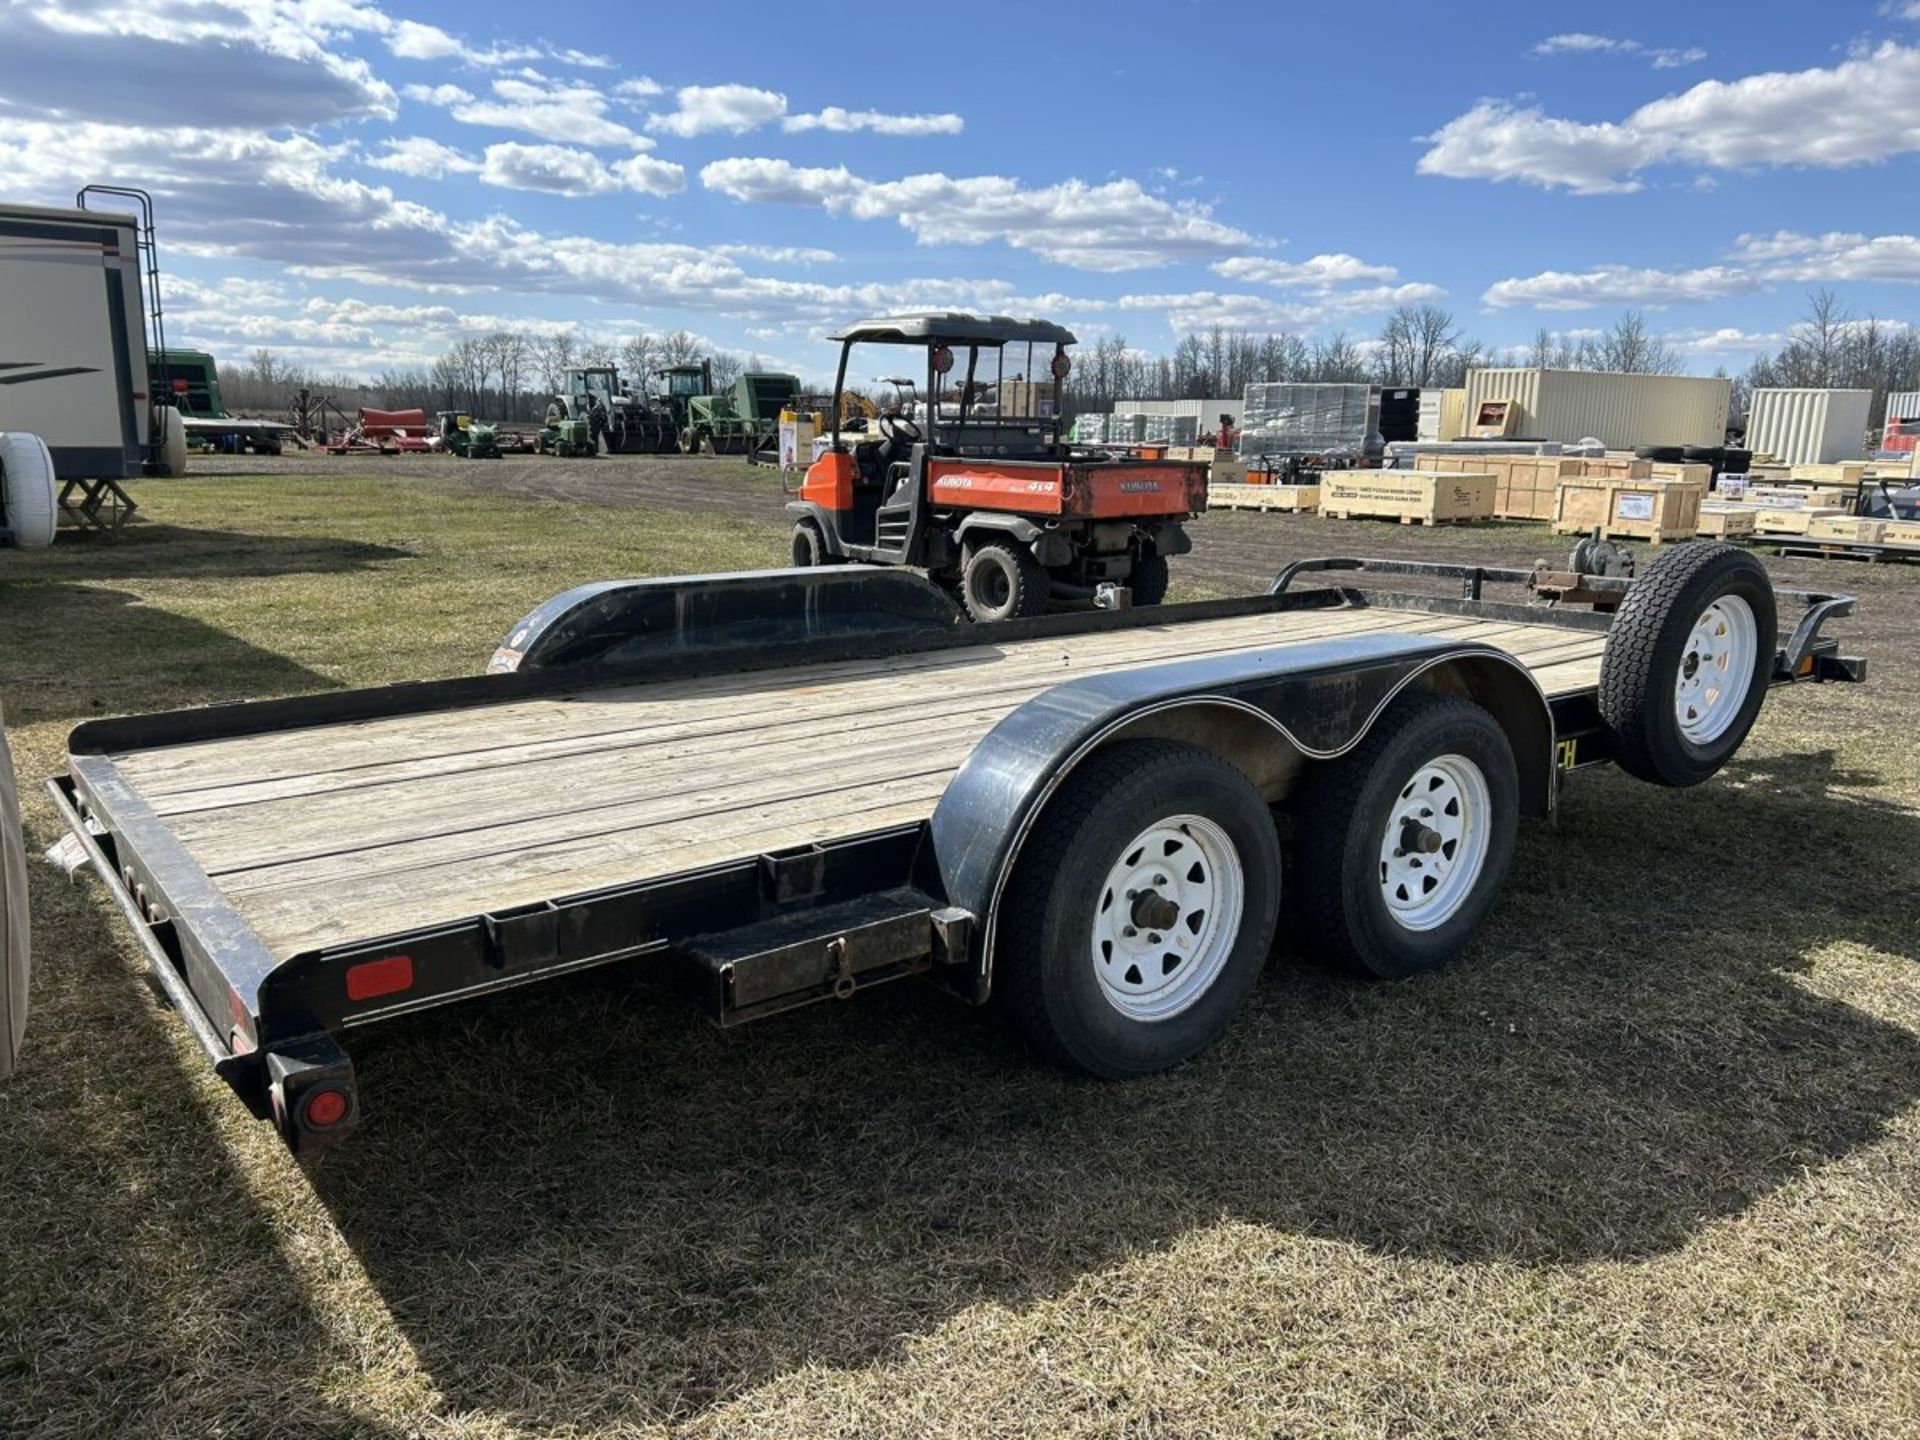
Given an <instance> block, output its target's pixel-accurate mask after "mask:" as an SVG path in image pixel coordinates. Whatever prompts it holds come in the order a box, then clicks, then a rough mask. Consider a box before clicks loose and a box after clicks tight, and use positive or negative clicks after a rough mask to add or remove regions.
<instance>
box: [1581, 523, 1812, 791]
mask: <svg viewBox="0 0 1920 1440" xmlns="http://www.w3.org/2000/svg"><path fill="white" fill-rule="evenodd" d="M1776 626H1777V620H1776V616H1775V612H1774V602H1773V585H1772V583H1771V582H1770V581H1769V580H1768V579H1767V572H1766V567H1765V566H1763V565H1762V564H1761V563H1760V562H1759V561H1758V560H1757V559H1755V558H1754V557H1753V556H1752V555H1751V554H1749V553H1748V552H1747V551H1745V550H1742V549H1739V548H1738V547H1736V546H1733V545H1682V546H1680V547H1679V548H1677V549H1675V550H1670V551H1668V552H1667V553H1666V554H1664V555H1662V556H1661V557H1660V558H1659V559H1657V560H1655V561H1654V562H1653V564H1652V565H1650V566H1648V567H1647V572H1646V574H1644V575H1642V576H1641V577H1640V578H1639V579H1637V580H1636V581H1634V583H1633V587H1632V588H1631V589H1630V590H1628V591H1627V598H1626V599H1625V600H1623V601H1622V602H1621V604H1620V609H1619V612H1618V613H1617V614H1616V615H1615V616H1614V619H1613V627H1612V629H1611V631H1610V632H1609V633H1608V635H1607V646H1606V649H1605V651H1603V652H1602V654H1601V657H1600V716H1601V718H1602V719H1603V720H1605V721H1606V722H1607V726H1608V728H1609V729H1610V730H1612V731H1613V737H1614V742H1615V751H1616V753H1615V755H1614V759H1615V760H1617V761H1618V762H1619V764H1620V766H1621V768H1622V769H1624V770H1626V771H1627V772H1628V773H1629V774H1631V775H1636V776H1638V777H1639V778H1640V779H1642V780H1647V781H1650V782H1652V783H1653V784H1655V785H1672V786H1682V785H1698V784H1699V783H1700V782H1701V781H1703V780H1705V779H1708V778H1709V777H1710V776H1712V775H1713V774H1714V773H1715V772H1716V771H1717V770H1719V768H1720V767H1721V766H1722V765H1724V764H1725V763H1726V762H1727V760H1728V759H1729V758H1730V757H1731V756H1732V755H1733V752H1734V751H1736V750H1738V749H1739V748H1740V742H1741V741H1743V740H1745V739H1746V738H1747V732H1748V731H1749V730H1751V729H1752V728H1753V722H1754V720H1755V718H1756V717H1758V715H1759V714H1760V706H1761V704H1762V702H1764V701H1765V699H1766V696H1767V682H1768V681H1769V680H1770V679H1771V678H1772V675H1773V658H1774V644H1775V640H1776V638H1777V629H1776Z"/></svg>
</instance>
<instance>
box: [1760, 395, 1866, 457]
mask: <svg viewBox="0 0 1920 1440" xmlns="http://www.w3.org/2000/svg"><path fill="white" fill-rule="evenodd" d="M1872 409H1873V392H1872V391H1871V390H1786V389H1766V390H1755V391H1754V392H1753V400H1752V403H1751V404H1750V405H1749V406H1748V407H1747V448H1748V449H1749V450H1758V451H1762V452H1764V453H1766V454H1769V455H1772V456H1774V457H1775V458H1776V459H1778V460H1779V461H1780V462H1781V463H1782V464H1785V465H1831V464H1833V463H1834V462H1836V461H1840V460H1858V459H1859V458H1860V457H1861V455H1863V454H1864V453H1865V450H1866V443H1867V416H1868V414H1869V412H1870V411H1871V410H1872Z"/></svg>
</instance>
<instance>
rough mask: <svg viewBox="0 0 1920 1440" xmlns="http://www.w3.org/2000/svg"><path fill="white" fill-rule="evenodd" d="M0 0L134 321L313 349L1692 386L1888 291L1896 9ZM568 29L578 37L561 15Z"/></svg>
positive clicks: (28, 111) (17, 69)
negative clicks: (1269, 339) (1034, 316)
mask: <svg viewBox="0 0 1920 1440" xmlns="http://www.w3.org/2000/svg"><path fill="white" fill-rule="evenodd" d="M795 13H796V12H795V11H794V10H793V8H792V7H791V6H790V5H785V4H780V5H775V4H760V3H752V0H736V3H734V4H732V5H729V6H725V7H708V6H698V5H653V4H632V5H603V6H598V7H594V6H577V7H567V8H550V9H547V10H544V11H541V10H538V9H535V8H529V7H527V6H525V5H524V4H516V5H512V6H503V5H490V4H464V5H458V6H455V5H451V4H446V3H443V0H378V3H359V0H276V3H269V0H0V175H4V176H6V177H7V178H6V180H5V181H4V182H0V187H3V188H4V193H5V198H8V199H18V200H31V201H43V202H53V203H61V202H63V201H64V200H65V198H66V197H68V196H70V195H71V194H72V192H73V190H74V189H75V188H76V186H77V185H79V184H81V183H84V182H86V181H89V180H103V181H113V182H117V183H122V184H134V185H143V186H145V187H146V188H149V189H151V190H153V191H154V192H155V193H156V196H157V198H158V204H159V217H160V225H161V242H162V247H163V260H164V262H165V265H166V269H167V274H168V289H167V299H168V308H169V317H170V318H169V339H170V340H173V341H175V342H181V343H192V344H198V345H202V346H204V347H206V348H209V349H212V350H214V351H215V352H216V353H218V354H220V355H222V356H223V357H225V358H240V357H242V356H244V355H245V354H246V353H247V352H249V351H250V350H252V349H254V348H256V347H260V346H266V347H270V348H272V349H274V350H276V351H279V352H281V353H282V354H283V355H285V356H287V357H288V358H291V359H295V360H298V361H300V362H302V363H306V364H309V365H312V366H314V367H316V368H318V369H320V370H322V371H327V372H331V371H336V370H348V371H352V372H356V373H370V372H373V371H377V370H378V369H380V368H381V367H383V366H385V365H408V364H417V363H422V362H424V361H427V360H430V359H431V358H432V356H434V355H436V354H438V353H439V352H440V351H442V350H444V349H445V348H446V346H447V345H448V344H449V343H450V342H451V341H452V340H454V339H456V338H458V336H459V335H460V334H462V333H465V332H468V331H472V330H482V329H490V328H497V327H499V326H502V325H505V326H512V327H515V328H521V327H525V328H530V329H548V328H553V327H556V326H568V325H572V326H577V327H578V328H580V329H582V330H584V331H586V332H589V333H592V334H602V335H606V336H608V337H611V338H615V339H617V338H619V337H621V336H623V335H625V334H629V333H631V332H632V331H634V330H636V329H643V328H644V329H649V330H656V331H658V330H667V329H675V328H684V329H688V330H692V331H694V332H696V333H698V334H700V335H702V336H704V337H707V338H708V339H710V340H711V341H712V342H713V343H716V344H719V345H724V346H727V347H730V348H734V349H739V350H742V351H751V352H756V353H758V354H760V355H762V356H763V357H766V358H768V359H769V360H771V361H775V362H778V363H780V364H782V365H784V366H787V367H790V368H793V369H797V370H801V371H804V372H808V373H813V374H817V373H819V372H820V371H822V370H824V369H826V368H827V366H828V364H829V352H828V349H827V347H826V346H825V345H824V344H823V343H822V341H821V337H822V336H823V335H824V334H826V333H827V332H828V330H829V329H830V328H831V327H832V326H833V325H834V324H836V323H838V322H843V321H845V320H847V319H851V318H855V317H857V316H859V315H861V314H865V313H868V312H873V311H881V310H886V309H892V308H902V307H908V306H913V307H919V306H926V305H952V306H956V307H962V308H992V309H996V310H1011V311H1015V312H1019V313H1040V314H1045V315H1047V316H1049V317H1050V318H1055V319H1059V320H1063V321H1065V322H1067V323H1069V324H1072V325H1073V326H1075V328H1076V329H1078V330H1079V331H1080V332H1081V334H1082V336H1083V338H1086V337H1091V336H1093V335H1097V334H1107V333H1119V334H1122V335H1124V336H1126V338H1127V339H1128V341H1129V342H1130V343H1132V344H1133V345H1135V346H1136V347H1138V348H1141V349H1144V350H1164V349H1167V348H1170V347H1171V345H1172V343H1173V342H1174V340H1175V339H1176V338H1177V335H1178V333H1179V332H1180V331H1181V330H1183V329H1185V328H1189V327H1201V326H1205V325H1208V324H1211V323H1213V322H1214V321H1220V322H1223V323H1226V324H1228V325H1230V326H1235V327H1239V328H1245V329H1250V330H1255V331H1265V330H1269V329H1285V330H1292V331H1297V332H1300V333H1305V334H1309V335H1312V334H1324V333H1328V332H1331V331H1333V330H1345V331H1346V332H1348V333H1349V334H1351V335H1356V336H1366V335H1370V334H1372V333H1373V332H1375V331H1377V329H1378V327H1379V324H1380V321H1381V318H1382V316H1383V314H1384V312H1385V311H1386V310H1387V309H1389V308H1391V306H1392V305H1394V304H1395V303H1398V302H1400V301H1403V300H1413V301H1424V300H1433V301H1435V302H1437V303H1439V304H1442V305H1444V306H1446V307H1447V308H1448V309H1450V310H1451V311H1452V312H1453V313H1454V314H1455V316H1456V317H1457V318H1458V320H1459V321H1460V323H1461V325H1462V327H1463V329H1465V330H1466V331H1467V332H1468V333H1469V334H1471V335H1474V336H1476V337H1479V338H1481V339H1484V340H1485V341H1487V342H1489V343H1490V344H1493V345H1496V346H1518V345H1523V344H1524V343H1525V342H1526V341H1527V340H1528V339H1529V338H1530V337H1531V336H1532V334H1533V332H1534V331H1535V329H1536V328H1537V327H1539V326H1541V325H1543V324H1544V325H1548V326H1551V327H1554V328H1556V329H1561V330H1579V329H1584V328H1598V327H1602V326H1604V325H1606V324H1607V323H1609V322H1610V321H1611V320H1612V319H1613V318H1614V317H1615V316H1616V315H1617V314H1618V313H1619V312H1620V311H1621V310H1622V309H1625V308H1629V307H1632V308H1640V309H1644V310H1646V311H1647V312H1648V314H1649V316H1650V318H1651V320H1652V323H1653V327H1654V328H1655V329H1656V330H1657V331H1659V332H1661V333H1663V334H1665V335H1667V336H1668V337H1669V338H1670V340H1671V341H1672V342H1673V343H1674V344H1675V345H1677V346H1678V347H1680V348H1681V349H1682V350H1683V352H1684V353H1685V354H1686V356H1687V358H1688V362H1689V363H1690V364H1691V365H1692V366H1693V367H1694V368H1696V369H1700V370H1710V369H1712V368H1713V367H1714V366H1716V365H1722V364H1724V365H1726V366H1727V367H1728V368H1729V369H1732V370H1736V371H1737V370H1738V369H1740V368H1743V367H1744V365H1745V364H1746V363H1747V361H1748V360H1750V359H1751V358H1752V356H1753V355H1754V354H1755V353H1756V352H1757V351H1760V350H1763V349H1769V348H1772V347H1773V346H1774V345H1777V344H1778V343H1779V340H1780V338H1781V337H1782V335H1783V334H1784V332H1785V331H1786V330H1787V329H1788V327H1789V326H1790V325H1791V324H1792V323H1793V321H1794V320H1795V318H1796V317H1797V316H1798V314H1799V313H1800V311H1801V309H1802V308H1803V306H1804V298H1805V294H1806V291H1807V290H1808V289H1809V288H1811V287H1813V286H1816V285H1828V286H1831V287H1833V288H1835V289H1836V290H1838V291H1839V292H1840V293H1841V294H1842V296H1843V297H1844V298H1845V300H1846V301H1847V302H1848V303H1849V304H1851V305H1852V306H1853V307H1854V308H1855V309H1856V310H1857V311H1859V312H1860V313H1862V314H1866V313H1876V314H1878V315H1880V316H1882V317H1884V318H1889V319H1892V320H1895V321H1903V320H1906V319H1907V318H1909V317H1911V316H1913V315H1914V311H1915V308H1916V307H1915V305H1914V300H1915V297H1916V294H1920V291H1916V289H1915V286H1916V285H1917V284H1920V239H1916V238H1915V233H1914V232H1915V230H1916V228H1920V227H1917V226H1916V223H1915V217H1916V216H1917V215H1920V200H1917V199H1916V196H1920V158H1916V156H1917V154H1920V0H1885V3H1882V0H1858V3H1854V0H1826V3H1820V4H1809V3H1787V0H1774V3H1757V0H1741V3H1728V4H1712V3H1694V4H1679V5H1676V4H1672V3H1668V4H1661V5H1656V4H1645V3H1633V0H1627V3H1614V4H1608V5H1605V6H1600V5H1584V4H1562V5H1551V6H1545V5H1538V4H1498V3H1484V0H1483V3H1479V4H1476V5H1473V6H1470V7H1458V6H1442V5H1431V4H1398V3H1391V0H1374V3H1371V4H1366V5H1358V6H1327V5H1323V4H1314V5H1297V6H1296V5H1291V4H1278V3H1269V4H1254V3H1228V0H1189V3H1170V4H1158V5H1155V4H1080V3H1061V0H1056V3H1053V4H1048V5H1036V4H1032V3H1026V4H1017V5H1016V4H1009V5H1002V4H998V3H996V0H977V3H974V4H972V5H969V6H965V7H934V8H932V9H927V8H925V7H922V8H920V9H915V8H913V7H908V8H906V9H894V10H888V9H886V8H884V7H882V8H881V9H877V10H876V9H875V8H874V7H873V6H871V5H869V4H862V5H858V6H847V7H839V6H832V5H828V6H819V7H815V8H813V9H812V10H803V11H802V12H800V13H802V14H803V15H804V16H805V17H806V18H805V20H804V22H796V21H795V19H794V18H793V16H794V15H795ZM575 17H577V18H575Z"/></svg>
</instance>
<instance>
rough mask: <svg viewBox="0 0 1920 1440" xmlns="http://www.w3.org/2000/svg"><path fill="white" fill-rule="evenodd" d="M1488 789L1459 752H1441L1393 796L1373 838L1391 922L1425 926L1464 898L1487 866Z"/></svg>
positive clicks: (1441, 919)
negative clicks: (1382, 831) (1383, 827)
mask: <svg viewBox="0 0 1920 1440" xmlns="http://www.w3.org/2000/svg"><path fill="white" fill-rule="evenodd" d="M1492 838H1493V792H1492V791H1491V790H1490V789H1489V788H1488V786H1487V777H1486V775H1485V774H1484V773H1483V772H1482V771H1481V769H1480V767H1479V766H1478V765H1476V764H1474V763H1473V761H1471V760H1469V759H1467V757H1466V756H1464V755H1442V756H1439V757H1438V758H1436V759H1433V760H1429V761H1428V762H1427V763H1426V764H1425V765H1422V766H1421V767H1420V768H1419V769H1418V770H1417V771H1415V772H1414V774H1413V776H1412V778H1411V779H1409V780H1408V781H1407V782H1406V784H1405V785H1403V786H1402V787H1401V789H1400V793H1399V794H1398V795H1396V796H1395V797H1394V800H1393V805H1392V807H1391V808H1390V809H1389V810H1388V813H1387V828H1386V833H1385V834H1384V835H1383V836H1382V837H1381V840H1380V893H1381V896H1382V898H1384V899H1385V900H1386V902H1387V912H1388V914H1390V915H1391V916H1392V917H1393V919H1394V921H1395V923H1396V924H1398V925H1400V926H1401V927H1403V928H1404V929H1408V930H1432V929H1435V928H1437V927H1439V926H1441V925H1444V924H1446V923H1447V921H1449V920H1451V919H1452V918H1453V917H1454V915H1455V914H1457V913H1458V912H1459V909H1460V907H1461V906H1462V905H1464V904H1466V902H1467V897H1468V896H1469V895H1471V894H1472V893H1473V889H1474V886H1475V885H1477V884H1479V883H1480V873H1481V871H1482V870H1484V869H1485V868H1486V863H1487V850H1488V848H1489V846H1490V845H1491V843H1492Z"/></svg>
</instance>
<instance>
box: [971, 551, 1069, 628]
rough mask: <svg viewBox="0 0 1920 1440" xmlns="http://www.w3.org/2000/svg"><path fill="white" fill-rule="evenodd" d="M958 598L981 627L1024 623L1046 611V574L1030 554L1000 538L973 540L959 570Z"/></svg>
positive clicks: (1031, 553)
mask: <svg viewBox="0 0 1920 1440" xmlns="http://www.w3.org/2000/svg"><path fill="white" fill-rule="evenodd" d="M960 598H961V601H962V602H963V603H964V604H965V605H966V607H967V613H968V614H969V615H971V616H972V617H973V618H974V619H975V620H978V621H980V622H981V623H982V624H991V623H992V622H994V621H996V620H1025V619H1027V618H1029V617H1031V616H1034V615H1043V614H1045V613H1046V609H1047V572H1046V571H1045V570H1044V569H1043V568H1042V567H1041V564H1040V562H1039V561H1038V560H1036V559H1034V556H1033V552H1032V551H1031V550H1029V549H1028V548H1027V547H1026V546H1024V545H1022V544H1020V543H1019V542H1018V541H1016V540H1009V539H1006V538H1005V537H1003V536H998V535H996V536H993V537H992V538H990V539H984V540H975V541H973V542H971V543H970V544H969V545H968V546H967V555H966V559H965V560H964V561H963V562H962V564H961V567H960Z"/></svg>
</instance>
